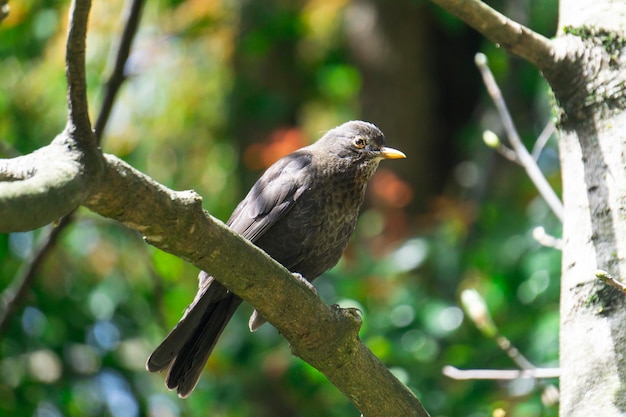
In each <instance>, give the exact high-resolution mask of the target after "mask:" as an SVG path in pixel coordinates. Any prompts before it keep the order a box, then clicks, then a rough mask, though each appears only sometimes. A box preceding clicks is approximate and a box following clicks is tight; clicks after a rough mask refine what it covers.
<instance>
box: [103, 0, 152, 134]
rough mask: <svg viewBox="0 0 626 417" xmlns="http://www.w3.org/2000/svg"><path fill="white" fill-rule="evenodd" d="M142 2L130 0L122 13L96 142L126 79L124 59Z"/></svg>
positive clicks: (128, 52) (128, 51)
mask: <svg viewBox="0 0 626 417" xmlns="http://www.w3.org/2000/svg"><path fill="white" fill-rule="evenodd" d="M143 4H144V0H132V3H131V4H130V6H129V7H128V9H127V10H126V12H125V13H124V15H125V17H126V23H125V24H124V30H123V31H122V36H121V38H120V40H119V42H118V44H117V53H116V54H115V62H114V64H113V68H112V69H111V71H110V74H109V76H108V79H107V82H106V83H105V84H104V97H103V99H102V106H101V107H100V113H99V114H98V118H97V119H96V124H95V129H94V130H95V132H96V138H97V140H98V142H100V141H101V140H102V134H103V132H104V128H105V126H106V124H107V122H108V120H109V116H110V115H111V109H112V108H113V103H114V102H115V97H116V96H117V92H118V91H119V90H120V87H121V86H122V83H123V82H124V81H125V80H126V75H125V74H124V67H125V66H126V61H128V55H129V54H130V47H131V45H132V43H133V40H134V39H135V34H136V33H137V28H138V27H139V21H140V20H141V11H142V9H143Z"/></svg>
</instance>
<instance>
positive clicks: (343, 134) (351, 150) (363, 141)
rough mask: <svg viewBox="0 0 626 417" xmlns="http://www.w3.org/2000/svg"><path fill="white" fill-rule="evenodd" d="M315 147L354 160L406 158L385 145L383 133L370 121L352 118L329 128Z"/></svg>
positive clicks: (377, 160)
mask: <svg viewBox="0 0 626 417" xmlns="http://www.w3.org/2000/svg"><path fill="white" fill-rule="evenodd" d="M314 146H315V147H317V148H320V149H324V150H325V151H328V152H329V153H331V154H334V155H336V156H338V157H340V158H348V159H350V160H354V161H360V162H367V161H376V165H378V162H379V161H381V160H382V159H400V158H406V155H404V153H402V152H401V151H399V150H397V149H393V148H390V147H388V146H385V135H383V132H381V131H380V129H379V128H377V127H376V126H374V125H373V124H372V123H368V122H363V121H360V120H354V121H350V122H346V123H344V124H342V125H341V126H337V127H336V128H334V129H331V130H329V131H328V132H327V133H326V134H325V135H324V136H323V137H322V138H321V139H320V140H318V141H317V142H316V143H315V145H314Z"/></svg>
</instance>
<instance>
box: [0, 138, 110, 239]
mask: <svg viewBox="0 0 626 417" xmlns="http://www.w3.org/2000/svg"><path fill="white" fill-rule="evenodd" d="M83 156H84V155H83V153H82V152H81V151H79V150H78V149H76V148H75V143H74V141H73V140H72V139H70V138H69V136H68V133H67V132H63V133H61V134H59V135H58V136H57V137H56V138H55V139H54V140H53V141H52V143H50V145H48V146H45V147H43V148H40V149H38V150H36V151H35V152H33V153H30V154H28V155H24V156H20V157H17V158H13V159H0V213H2V216H0V233H8V232H17V231H26V230H33V229H36V228H38V227H41V226H45V225H46V224H48V223H51V222H53V221H56V220H58V219H59V218H61V217H63V216H65V215H66V214H67V213H69V212H70V211H72V210H74V209H75V208H76V207H78V206H79V205H80V203H81V202H82V201H83V199H84V197H85V195H86V194H87V191H86V190H87V188H88V187H89V184H90V182H91V180H92V178H94V175H90V172H91V170H90V169H89V170H86V169H85V166H84V164H83V159H84V158H83ZM101 165H102V164H101V163H99V164H97V165H96V166H101ZM25 213H28V215H25Z"/></svg>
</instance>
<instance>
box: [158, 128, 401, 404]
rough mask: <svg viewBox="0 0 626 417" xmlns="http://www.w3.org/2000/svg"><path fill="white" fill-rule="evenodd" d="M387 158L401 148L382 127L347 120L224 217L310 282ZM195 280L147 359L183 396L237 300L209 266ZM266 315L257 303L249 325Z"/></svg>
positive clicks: (346, 231)
mask: <svg viewBox="0 0 626 417" xmlns="http://www.w3.org/2000/svg"><path fill="white" fill-rule="evenodd" d="M385 158H389V159H395V158H404V154H402V152H400V151H397V150H395V149H391V148H387V147H385V140H384V136H383V134H382V132H381V131H380V130H379V129H378V128H377V127H376V126H374V125H373V124H371V123H367V122H362V121H351V122H347V123H344V124H343V125H341V126H338V127H336V128H334V129H332V130H330V131H328V132H327V133H326V134H325V135H324V136H323V137H322V138H321V139H320V140H318V141H317V142H315V143H314V144H312V145H310V146H307V147H304V148H302V149H299V150H297V151H295V152H293V153H291V154H289V155H287V156H285V157H283V158H282V159H280V160H279V161H277V162H276V163H274V164H273V165H272V166H270V167H269V168H268V169H267V171H265V173H264V174H263V175H262V176H261V178H259V180H258V181H257V182H256V183H255V184H254V186H253V187H252V189H251V190H250V192H249V193H248V195H247V196H246V197H245V198H244V199H243V200H242V202H241V203H239V205H238V206H237V208H236V209H235V211H234V212H233V214H232V215H231V217H230V219H229V221H228V225H229V226H230V227H231V228H232V229H233V230H234V231H236V232H238V233H239V234H241V235H242V236H243V237H245V238H246V239H249V240H250V241H252V242H254V243H255V244H256V245H257V246H259V247H260V248H262V249H263V250H264V251H265V252H267V253H268V254H269V255H270V256H272V258H274V259H276V260H277V261H278V262H280V263H281V264H282V265H284V266H285V267H286V268H287V269H289V270H290V271H292V272H294V273H299V274H301V275H302V276H303V277H305V278H306V279H307V280H309V281H310V282H311V281H313V280H314V279H315V278H317V277H318V276H319V275H321V274H322V273H323V272H325V271H326V270H328V269H330V268H331V267H333V266H334V265H335V264H336V263H337V261H339V258H340V257H341V254H342V253H343V250H344V249H345V247H346V245H347V244H348V241H349V239H350V236H351V234H352V232H353V231H354V227H355V225H356V220H357V216H358V212H359V208H360V206H361V204H362V203H363V198H364V196H365V188H366V186H367V183H368V181H369V179H370V178H371V177H372V175H373V174H374V171H375V170H376V168H377V167H378V163H379V162H380V161H381V160H382V159H385ZM199 281H200V284H199V289H198V293H197V294H196V297H195V299H194V300H193V302H192V303H191V304H190V305H189V307H187V310H186V311H185V314H184V315H183V317H182V318H181V320H180V321H179V322H178V324H177V325H176V327H174V329H173V330H172V331H171V332H170V333H169V335H168V336H167V337H166V338H165V340H164V341H163V342H162V343H161V344H160V345H159V346H158V347H157V348H156V349H155V351H154V352H153V353H152V355H151V356H150V358H149V359H148V362H147V364H146V367H147V369H148V370H149V371H151V372H156V371H161V370H165V369H169V371H168V374H167V377H166V380H165V383H166V385H167V387H168V388H170V389H174V388H177V390H178V395H179V396H180V397H187V396H188V395H189V394H191V392H192V391H193V389H194V388H195V386H196V384H197V383H198V380H199V378H200V374H201V373H202V370H203V368H204V365H205V363H206V361H207V360H208V358H209V355H210V353H211V351H212V350H213V347H214V346H215V343H216V342H217V339H218V338H219V336H220V334H221V333H222V331H223V330H224V328H225V327H226V324H227V323H228V321H229V320H230V318H231V317H232V315H233V314H234V312H235V310H236V309H237V307H238V306H239V304H241V299H240V298H239V297H237V296H236V295H234V294H233V293H231V292H229V291H228V290H227V289H226V288H225V287H224V286H223V285H221V284H220V283H219V282H217V281H215V280H214V279H213V277H211V276H209V275H208V274H207V273H206V272H204V271H202V272H200V275H199ZM263 322H264V320H263V319H262V317H260V316H259V315H258V314H257V313H256V311H255V313H254V314H253V316H252V318H251V320H250V329H251V330H252V331H254V330H256V329H257V328H258V326H260V325H261V324H263Z"/></svg>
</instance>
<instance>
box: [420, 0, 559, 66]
mask: <svg viewBox="0 0 626 417" xmlns="http://www.w3.org/2000/svg"><path fill="white" fill-rule="evenodd" d="M432 1H433V3H436V4H438V5H439V6H441V7H442V8H444V9H445V10H447V11H448V12H450V13H452V14H453V15H455V16H456V17H458V18H459V19H461V20H463V21H464V22H465V23H467V24H468V25H470V26H471V27H473V28H474V29H476V30H477V31H479V32H480V33H482V34H483V35H485V37H487V38H488V39H489V40H491V41H492V42H493V43H495V44H496V45H498V46H500V47H502V48H504V49H505V50H507V51H508V52H510V53H512V54H515V55H517V56H519V57H521V58H524V59H525V60H527V61H528V62H530V63H531V64H534V65H535V66H536V67H537V68H539V69H540V70H543V69H545V68H548V67H549V66H551V65H553V64H554V56H553V47H552V42H551V41H550V40H549V39H548V38H546V37H544V36H543V35H540V34H539V33H536V32H534V31H532V30H531V29H529V28H527V27H526V26H523V25H520V24H519V23H517V22H515V21H513V20H511V19H509V18H508V17H506V16H504V15H503V14H501V13H499V12H498V11H496V10H495V9H493V8H491V7H489V6H488V5H486V4H485V3H483V2H482V1H480V0H432Z"/></svg>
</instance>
